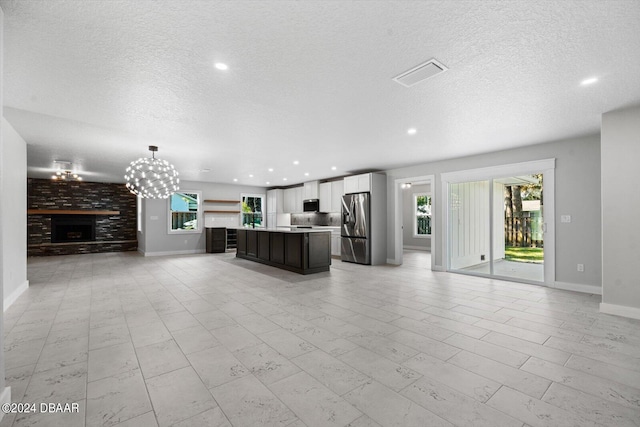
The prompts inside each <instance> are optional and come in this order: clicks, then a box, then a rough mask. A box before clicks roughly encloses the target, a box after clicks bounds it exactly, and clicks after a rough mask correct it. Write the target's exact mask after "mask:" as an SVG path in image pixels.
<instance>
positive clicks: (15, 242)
mask: <svg viewBox="0 0 640 427" xmlns="http://www.w3.org/2000/svg"><path fill="white" fill-rule="evenodd" d="M2 141H3V143H2V164H1V167H0V174H2V184H1V185H2V199H3V204H2V208H0V216H2V220H3V223H2V246H3V252H2V253H3V254H2V258H3V266H2V273H1V274H2V280H3V285H2V288H3V302H4V308H5V309H6V308H7V307H8V305H9V304H11V303H13V302H14V301H15V299H16V298H17V297H18V296H19V295H20V293H22V292H24V290H26V287H27V286H28V282H27V212H26V209H27V143H26V142H25V141H24V139H22V137H20V135H18V133H17V132H16V131H15V130H14V129H13V127H12V126H11V125H10V124H9V122H7V121H6V120H5V119H4V118H2Z"/></svg>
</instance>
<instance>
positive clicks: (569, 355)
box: [0, 252, 640, 427]
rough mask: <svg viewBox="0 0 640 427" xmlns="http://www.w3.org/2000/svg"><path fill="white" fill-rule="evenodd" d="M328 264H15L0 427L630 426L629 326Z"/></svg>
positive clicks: (639, 407)
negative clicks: (20, 287)
mask: <svg viewBox="0 0 640 427" xmlns="http://www.w3.org/2000/svg"><path fill="white" fill-rule="evenodd" d="M428 256H429V255H428V254H426V253H421V252H407V253H406V254H405V264H404V265H403V266H401V267H394V266H381V267H368V266H360V265H354V264H348V263H342V262H340V261H337V260H334V263H333V266H332V269H331V272H328V273H320V274H315V275H310V276H300V275H297V274H294V273H289V272H286V271H282V270H278V269H274V268H271V267H267V266H263V265H259V264H255V263H252V262H250V261H244V260H237V259H235V257H234V255H233V254H215V255H214V254H207V255H193V256H181V257H166V258H165V257H162V258H143V257H141V256H139V255H136V254H100V255H80V256H66V257H50V258H35V259H30V260H29V280H30V282H31V287H30V289H29V290H28V291H27V292H26V293H25V294H24V295H22V296H21V297H20V299H19V300H18V301H17V302H16V303H15V304H14V305H13V306H12V307H11V308H10V309H9V310H8V311H7V312H6V313H5V317H4V319H5V364H6V372H7V381H8V384H9V385H10V386H11V388H12V397H13V401H14V402H35V403H40V402H53V403H72V402H77V403H79V407H80V413H77V414H30V415H24V414H21V415H17V416H16V415H13V414H7V415H5V417H4V419H3V420H2V423H1V424H0V425H1V426H9V425H14V426H27V425H28V426H36V425H37V426H98V425H100V426H102V425H104V426H115V425H117V426H136V427H144V426H157V425H159V426H169V425H178V426H229V425H233V426H263V425H264V426H267V425H269V426H271V425H278V426H346V425H351V426H378V425H381V426H439V425H443V426H451V425H456V426H491V427H494V426H503V425H504V426H523V425H530V426H592V425H601V426H638V425H640V322H638V321H634V320H629V319H624V318H618V317H613V316H608V315H604V314H600V313H599V312H598V303H599V301H600V297H599V296H595V295H586V294H580V293H573V292H565V291H559V290H554V289H547V288H544V287H538V286H533V285H525V284H519V283H510V282H501V281H495V280H489V279H483V278H477V277H469V276H463V275H455V274H448V273H434V272H432V271H430V270H429V269H428V267H427V266H428V265H429V259H428Z"/></svg>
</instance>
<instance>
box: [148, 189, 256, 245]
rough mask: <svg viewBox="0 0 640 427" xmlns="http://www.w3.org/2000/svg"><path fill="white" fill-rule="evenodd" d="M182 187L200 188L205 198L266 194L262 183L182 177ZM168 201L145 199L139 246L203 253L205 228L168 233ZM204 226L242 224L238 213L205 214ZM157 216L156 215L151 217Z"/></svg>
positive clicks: (214, 208)
mask: <svg viewBox="0 0 640 427" xmlns="http://www.w3.org/2000/svg"><path fill="white" fill-rule="evenodd" d="M180 190H181V191H183V190H190V191H201V192H202V199H203V200H205V199H211V200H238V201H240V195H241V194H243V193H250V194H264V195H265V200H266V193H267V192H266V189H265V188H262V187H248V186H242V185H231V184H216V183H210V182H196V181H180ZM168 203H169V202H168V201H167V200H166V199H164V200H154V199H145V200H144V202H143V231H142V233H138V239H139V240H138V250H139V251H140V252H142V253H144V254H145V255H169V254H180V253H183V254H187V253H202V252H204V250H205V244H206V239H205V233H204V228H203V229H202V232H200V233H189V234H169V231H168V230H169V204H168ZM207 209H211V210H216V209H217V210H240V204H238V205H226V206H223V205H217V206H216V205H214V206H206V205H205V206H204V209H203V210H207ZM204 215H205V222H204V225H205V227H230V226H238V225H240V215H239V214H204ZM151 218H157V219H151Z"/></svg>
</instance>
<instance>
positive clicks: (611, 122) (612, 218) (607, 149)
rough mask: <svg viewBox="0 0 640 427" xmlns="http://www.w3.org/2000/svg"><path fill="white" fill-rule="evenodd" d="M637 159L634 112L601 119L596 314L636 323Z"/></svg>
mask: <svg viewBox="0 0 640 427" xmlns="http://www.w3.org/2000/svg"><path fill="white" fill-rule="evenodd" d="M638 159H640V107H634V108H627V109H622V110H616V111H612V112H609V113H605V114H603V115H602V140H601V161H602V287H603V289H602V291H603V292H602V303H603V304H602V306H601V309H602V311H606V312H611V313H613V314H622V315H629V316H630V317H636V318H640V276H639V275H638V265H637V264H638V254H639V253H640V228H638V226H637V223H638V214H639V213H640V197H638V190H637V188H636V187H635V182H636V179H637V178H638V173H637V171H638ZM610 306H613V307H610ZM616 307H617V308H618V310H616V309H615V308H616ZM624 307H626V308H630V309H632V310H626V311H627V314H625V313H622V312H620V310H622V311H624V310H625V309H624ZM607 308H609V309H611V308H614V310H608V309H607ZM633 309H635V310H633ZM634 314H635V315H634Z"/></svg>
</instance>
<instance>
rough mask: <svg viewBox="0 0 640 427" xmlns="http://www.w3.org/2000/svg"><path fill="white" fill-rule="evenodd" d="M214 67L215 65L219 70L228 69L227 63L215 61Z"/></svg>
mask: <svg viewBox="0 0 640 427" xmlns="http://www.w3.org/2000/svg"><path fill="white" fill-rule="evenodd" d="M214 67H216V68H217V69H218V70H221V71H225V70H228V69H229V66H228V65H227V64H223V63H222V62H216V63H215V65H214Z"/></svg>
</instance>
